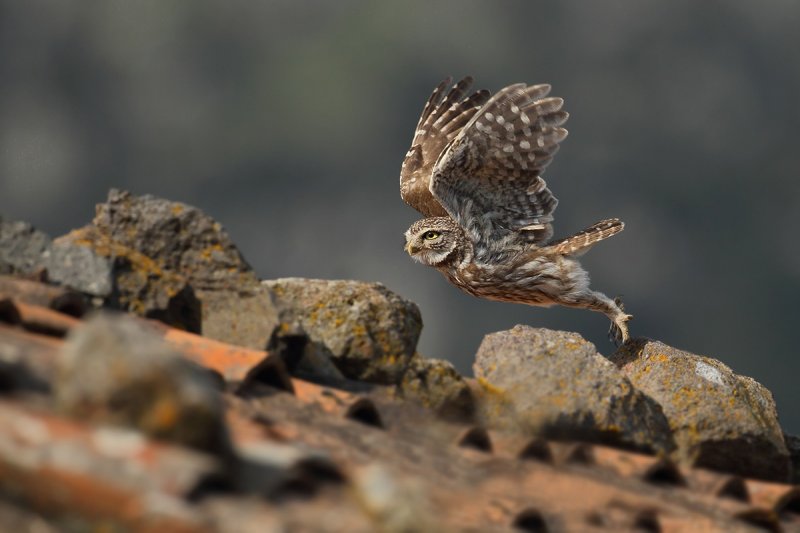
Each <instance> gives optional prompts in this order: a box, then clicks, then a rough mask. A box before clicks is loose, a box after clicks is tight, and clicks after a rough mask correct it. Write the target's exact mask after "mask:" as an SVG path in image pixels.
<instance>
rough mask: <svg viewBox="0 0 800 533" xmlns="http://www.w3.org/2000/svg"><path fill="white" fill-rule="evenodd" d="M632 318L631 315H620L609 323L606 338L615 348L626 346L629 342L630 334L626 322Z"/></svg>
mask: <svg viewBox="0 0 800 533" xmlns="http://www.w3.org/2000/svg"><path fill="white" fill-rule="evenodd" d="M618 305H619V304H618ZM620 308H621V306H620ZM632 318H633V315H628V314H625V313H621V314H619V315H617V317H616V318H614V321H613V322H611V326H610V327H609V328H608V338H609V340H610V341H611V342H613V343H614V344H615V345H616V346H621V345H623V344H626V343H627V342H628V341H629V340H630V338H631V337H630V333H629V332H628V321H629V320H631V319H632Z"/></svg>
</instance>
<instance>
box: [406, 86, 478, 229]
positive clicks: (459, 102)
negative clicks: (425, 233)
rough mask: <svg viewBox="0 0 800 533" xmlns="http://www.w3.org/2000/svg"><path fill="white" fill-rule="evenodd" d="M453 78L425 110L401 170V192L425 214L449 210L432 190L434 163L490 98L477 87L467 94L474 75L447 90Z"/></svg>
mask: <svg viewBox="0 0 800 533" xmlns="http://www.w3.org/2000/svg"><path fill="white" fill-rule="evenodd" d="M450 83H451V79H450V78H447V79H446V80H444V81H442V82H441V83H440V84H439V85H438V86H437V87H436V88H435V89H434V90H433V93H432V94H431V96H430V98H428V101H427V102H426V103H425V107H424V108H423V110H422V115H421V116H420V119H419V122H418V123H417V129H416V131H415V132H414V139H413V141H412V143H411V149H410V150H409V151H408V153H407V154H406V157H405V160H404V161H403V166H402V168H401V170H400V196H401V197H402V198H403V200H404V201H405V202H406V203H407V204H409V205H410V206H411V207H413V208H414V209H416V210H417V211H419V212H420V213H422V214H423V215H425V216H429V217H430V216H446V215H447V211H446V210H445V209H444V207H442V205H441V204H440V203H439V201H438V200H437V199H436V198H435V197H434V196H433V194H432V193H431V191H430V181H431V174H432V171H433V165H434V163H435V162H436V160H437V159H438V158H439V156H440V155H441V153H442V151H443V150H444V149H445V147H446V146H447V144H448V143H449V142H451V141H452V140H453V139H454V138H455V137H456V136H457V135H458V133H459V132H460V131H461V128H463V127H464V126H465V125H466V124H467V123H468V122H469V121H470V120H471V119H472V117H473V115H474V114H475V113H476V112H477V111H478V110H479V109H480V108H481V106H483V104H484V103H486V101H487V100H488V99H489V92H488V91H485V90H482V91H477V92H475V93H473V94H471V95H470V96H468V97H466V98H464V95H465V94H467V91H468V90H469V87H470V86H471V85H472V78H471V77H469V76H467V77H465V78H464V79H462V80H461V81H459V82H458V83H456V84H455V85H454V86H453V87H452V88H451V89H450V90H449V91H447V92H446V89H447V86H448V85H450Z"/></svg>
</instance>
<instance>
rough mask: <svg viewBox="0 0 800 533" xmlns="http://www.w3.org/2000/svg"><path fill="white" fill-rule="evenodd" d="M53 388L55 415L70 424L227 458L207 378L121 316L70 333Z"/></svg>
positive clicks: (219, 409) (218, 407) (215, 394)
mask: <svg viewBox="0 0 800 533" xmlns="http://www.w3.org/2000/svg"><path fill="white" fill-rule="evenodd" d="M53 388H54V393H55V397H56V402H57V406H58V408H59V409H60V410H61V411H62V412H64V413H66V414H69V415H70V416H73V417H75V418H79V419H81V420H88V421H90V422H92V423H96V424H110V425H117V426H125V427H132V428H135V429H138V430H140V431H142V432H144V433H146V434H148V435H150V436H151V437H155V438H159V439H164V440H169V441H173V442H177V443H180V444H183V445H185V446H190V447H193V448H197V449H200V450H204V451H209V452H214V453H219V454H224V455H228V454H229V452H230V442H229V438H228V432H227V429H226V426H225V423H224V412H223V405H222V400H221V397H220V395H219V391H218V389H217V386H216V383H215V381H214V380H213V379H212V376H211V374H210V373H209V372H208V371H207V370H206V369H204V368H202V367H199V366H197V365H195V364H194V363H191V362H190V361H187V360H186V359H184V358H182V357H180V355H178V354H177V353H176V352H174V351H173V350H172V348H170V347H169V346H167V345H166V344H164V343H163V342H162V341H161V340H160V339H159V338H158V337H157V336H156V335H153V334H152V333H150V332H149V331H147V330H146V329H145V328H144V327H143V326H142V325H140V324H139V323H137V322H135V321H133V320H132V319H130V318H127V317H125V316H124V315H108V314H100V315H96V316H94V317H92V318H91V319H90V320H89V321H87V322H86V323H85V324H84V325H82V326H81V327H79V328H77V329H75V330H74V331H73V332H71V333H70V335H69V336H68V339H67V343H66V344H65V345H64V348H63V353H62V354H61V358H60V359H59V372H58V377H57V379H56V383H55V385H54V387H53Z"/></svg>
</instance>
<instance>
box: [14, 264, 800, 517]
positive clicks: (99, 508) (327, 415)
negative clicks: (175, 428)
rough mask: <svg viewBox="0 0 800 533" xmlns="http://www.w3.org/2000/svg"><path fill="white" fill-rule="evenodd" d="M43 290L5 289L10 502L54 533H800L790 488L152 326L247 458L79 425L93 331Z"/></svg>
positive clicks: (798, 502) (799, 511)
mask: <svg viewBox="0 0 800 533" xmlns="http://www.w3.org/2000/svg"><path fill="white" fill-rule="evenodd" d="M31 284H32V285H31ZM37 285H39V284H36V283H34V282H25V283H22V282H19V283H18V282H16V281H9V280H7V279H6V280H0V291H4V292H2V294H4V295H5V297H4V298H3V299H2V300H1V301H2V303H0V320H2V321H1V322H0V363H2V366H0V378H2V379H0V382H2V383H6V382H8V383H10V385H9V386H8V387H6V388H5V389H6V390H10V391H11V393H10V394H9V393H7V394H6V397H5V398H4V399H0V425H2V426H3V427H4V428H6V429H5V430H4V431H3V432H0V489H1V490H2V492H3V493H4V494H6V495H12V496H13V498H14V501H23V502H25V505H26V507H27V509H30V510H32V511H33V512H35V513H39V514H41V516H44V517H46V519H48V520H54V521H55V524H58V521H59V520H62V519H63V518H64V517H67V516H69V517H78V518H79V519H80V520H81V521H83V523H86V524H92V523H99V522H104V523H107V522H113V523H116V524H119V525H121V526H122V527H126V528H129V529H131V530H136V531H214V530H219V531H269V530H275V531H280V530H282V529H283V528H289V529H292V528H296V529H300V530H303V529H305V530H314V529H318V530H330V531H334V530H350V531H374V530H376V529H378V530H379V529H381V528H383V529H384V530H390V531H400V530H406V529H404V528H407V527H410V526H413V525H415V524H416V525H417V526H418V527H420V528H422V526H421V525H424V528H422V529H428V530H446V531H447V530H459V531H461V530H463V531H495V530H496V531H504V530H508V529H509V528H516V529H517V530H523V531H621V530H641V531H662V532H669V531H720V532H722V531H725V532H728V531H750V530H754V529H753V528H755V527H756V526H757V527H761V528H767V529H771V530H775V531H779V530H786V531H791V530H800V489H798V488H797V487H793V486H791V485H787V484H780V483H768V482H763V481H756V480H751V479H743V478H741V477H738V476H733V475H729V474H725V473H719V472H711V471H707V470H700V469H689V468H680V467H678V466H676V465H675V464H673V463H672V462H671V461H669V460H668V459H666V458H664V457H657V456H651V455H645V454H642V453H633V452H630V451H626V450H622V449H617V448H612V447H608V446H601V445H596V444H587V443H581V442H575V441H566V442H558V441H550V440H545V439H542V438H530V437H524V436H521V435H518V434H514V433H509V432H503V431H496V430H487V429H485V428H483V427H480V426H474V425H468V424H461V423H455V422H450V421H445V420H442V419H440V418H437V417H436V416H435V415H434V414H433V413H432V412H431V411H429V410H427V409H425V408H423V407H421V406H419V405H418V404H416V403H413V402H410V401H407V400H404V399H403V398H401V397H399V396H398V395H397V393H396V391H395V389H394V388H393V387H390V386H365V387H363V388H361V389H358V390H357V391H356V390H344V389H343V388H338V387H333V386H326V385H321V384H316V383H311V382H308V381H304V380H300V379H297V378H293V377H290V376H289V375H288V373H287V372H286V369H285V368H284V366H283V363H282V361H280V360H279V359H277V357H276V356H274V355H271V354H270V353H268V352H266V351H260V350H254V349H248V348H240V347H236V346H233V345H230V344H225V343H222V342H219V341H213V340H210V339H207V338H203V337H201V336H198V335H194V334H191V333H187V332H184V331H181V330H176V329H172V328H168V327H166V326H163V325H161V324H153V323H150V322H147V323H148V324H150V325H149V329H150V331H152V332H153V333H155V334H157V335H158V336H160V337H161V338H162V339H163V340H164V341H165V342H167V343H168V344H169V345H170V346H171V347H173V348H174V349H176V350H177V351H179V352H180V353H181V354H182V355H183V356H184V357H186V358H188V359H190V360H191V361H194V362H195V363H198V364H200V365H203V366H205V367H207V368H209V369H211V370H213V371H215V372H216V373H218V374H219V375H220V376H222V377H223V378H224V380H225V382H226V384H227V387H226V389H225V391H223V392H221V394H222V395H223V398H224V403H225V423H226V425H227V427H228V430H229V431H230V436H231V440H232V442H233V449H234V451H235V456H234V457H227V458H226V457H224V456H218V457H217V456H212V455H210V454H206V453H203V452H200V451H196V450H193V449H189V448H186V447H182V446H179V445H176V444H170V443H167V442H161V441H156V440H153V439H150V438H148V437H146V436H145V435H144V434H142V433H138V432H136V431H135V430H133V429H125V428H110V427H100V426H97V427H96V426H91V425H88V424H87V423H84V422H82V421H76V420H72V419H69V418H66V417H64V416H63V415H60V414H58V412H57V411H56V410H55V409H54V408H53V407H52V401H51V399H50V397H49V395H50V392H49V389H48V386H49V384H51V383H52V382H53V379H54V372H55V369H56V363H57V361H58V358H59V357H60V355H61V347H62V345H63V344H64V342H65V340H64V338H63V337H64V335H65V334H66V333H68V332H69V331H70V330H72V329H74V328H75V327H76V326H79V325H80V324H81V321H80V319H77V318H75V317H73V316H70V315H66V314H64V313H61V312H59V311H57V310H54V309H53V306H52V305H51V304H52V299H53V298H56V299H57V298H58V296H54V295H55V292H52V291H51V292H48V291H49V289H47V290H45V289H42V288H41V287H39V288H37ZM9 287H10V288H9ZM37 291H39V292H37ZM45 293H46V294H48V296H47V297H43V296H42V294H45ZM31 294H36V295H37V296H36V298H29V297H28V296H25V295H31ZM61 295H62V296H63V293H61ZM48 298H50V300H48ZM48 302H49V303H48ZM42 303H45V305H41V304H42ZM23 374H24V376H23ZM20 376H22V377H20ZM12 378H13V379H12ZM14 379H18V382H14V381H13V380H14ZM37 383H38V384H39V386H36V385H35V384H37ZM11 514H13V513H11ZM4 516H6V515H4V513H3V512H2V509H0V520H2V519H3V517H4ZM8 516H11V515H10V514H9V515H8ZM15 516H16V515H15ZM37 516H38V515H37ZM15 519H17V520H23V519H28V518H26V517H25V516H22V515H20V517H17V518H15ZM34 519H35V517H33V518H30V520H34ZM9 520H11V518H9Z"/></svg>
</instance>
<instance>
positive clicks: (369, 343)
mask: <svg viewBox="0 0 800 533" xmlns="http://www.w3.org/2000/svg"><path fill="white" fill-rule="evenodd" d="M263 284H264V286H265V287H267V288H268V289H269V290H270V292H271V293H272V297H273V302H274V304H275V308H276V310H277V312H278V320H279V322H280V326H279V330H278V336H280V335H281V334H284V333H285V334H286V335H292V336H297V335H305V336H307V337H308V342H309V343H313V348H314V350H315V353H316V354H320V353H321V354H324V356H327V357H328V358H330V360H331V361H333V364H334V365H335V366H336V368H337V369H338V370H339V371H340V372H341V373H342V375H343V376H344V377H346V378H348V379H355V380H361V381H368V382H372V383H381V384H391V385H394V384H397V383H399V382H400V381H401V380H402V379H403V375H404V374H405V372H406V369H407V368H408V366H409V363H410V361H411V358H412V357H413V356H414V353H415V352H414V351H415V349H416V346H417V339H418V338H419V334H420V330H421V329H422V319H421V318H420V315H419V309H417V306H416V305H414V304H413V303H411V302H409V301H407V300H404V299H402V298H400V297H399V296H397V295H396V294H395V293H393V292H391V291H390V290H388V289H387V288H386V287H384V286H383V285H381V284H380V283H361V282H356V281H330V280H315V279H301V278H286V279H278V280H272V281H264V282H263Z"/></svg>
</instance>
